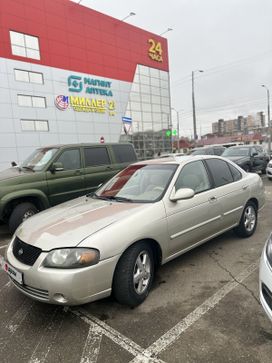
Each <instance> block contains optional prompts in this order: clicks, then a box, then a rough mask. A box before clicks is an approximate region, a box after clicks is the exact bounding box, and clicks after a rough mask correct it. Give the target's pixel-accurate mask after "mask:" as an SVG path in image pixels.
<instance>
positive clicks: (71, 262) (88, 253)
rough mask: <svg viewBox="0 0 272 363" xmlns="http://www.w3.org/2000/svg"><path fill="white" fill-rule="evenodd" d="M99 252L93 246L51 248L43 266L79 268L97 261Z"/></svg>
mask: <svg viewBox="0 0 272 363" xmlns="http://www.w3.org/2000/svg"><path fill="white" fill-rule="evenodd" d="M99 258H100V253H99V251H98V250H96V249H94V248H62V249H59V250H52V251H50V252H49V253H48V255H47V256H46V259H45V260H44V262H43V266H44V267H54V268H81V267H87V266H92V265H95V264H97V263H98V262H99Z"/></svg>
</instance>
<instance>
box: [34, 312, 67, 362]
mask: <svg viewBox="0 0 272 363" xmlns="http://www.w3.org/2000/svg"><path fill="white" fill-rule="evenodd" d="M64 316H65V313H64V312H62V311H60V309H59V308H56V310H55V311H54V313H53V314H52V315H51V318H50V321H49V322H48V324H47V326H46V328H45V330H44V334H43V335H42V336H41V338H40V340H39V342H38V344H37V345H36V347H35V349H34V351H33V353H32V355H31V358H30V360H29V363H43V362H45V360H46V358H47V356H48V354H49V352H50V350H51V348H52V346H53V344H54V343H55V340H56V336H57V334H58V333H59V331H60V329H61V327H62V323H63V320H64Z"/></svg>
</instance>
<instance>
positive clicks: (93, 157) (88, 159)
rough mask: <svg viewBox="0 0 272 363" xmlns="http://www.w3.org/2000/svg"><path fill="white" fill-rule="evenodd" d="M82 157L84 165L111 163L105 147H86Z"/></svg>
mask: <svg viewBox="0 0 272 363" xmlns="http://www.w3.org/2000/svg"><path fill="white" fill-rule="evenodd" d="M84 157H85V166H86V167H88V166H99V165H109V164H111V162H110V158H109V154H108V150H107V148H106V147H86V148H84Z"/></svg>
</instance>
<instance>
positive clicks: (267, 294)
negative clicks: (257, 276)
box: [262, 284, 272, 310]
mask: <svg viewBox="0 0 272 363" xmlns="http://www.w3.org/2000/svg"><path fill="white" fill-rule="evenodd" d="M262 294H263V297H264V299H265V301H266V303H267V305H268V306H269V307H270V309H271V310H272V293H271V291H270V290H269V288H268V287H267V286H266V285H265V284H262Z"/></svg>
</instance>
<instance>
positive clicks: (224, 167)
mask: <svg viewBox="0 0 272 363" xmlns="http://www.w3.org/2000/svg"><path fill="white" fill-rule="evenodd" d="M206 163H207V165H208V168H209V169H210V172H211V174H212V177H213V180H214V184H215V187H220V186H222V185H225V184H229V183H232V182H233V177H232V174H231V172H230V168H229V166H228V164H227V163H226V162H225V161H223V160H219V159H208V160H206Z"/></svg>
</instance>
